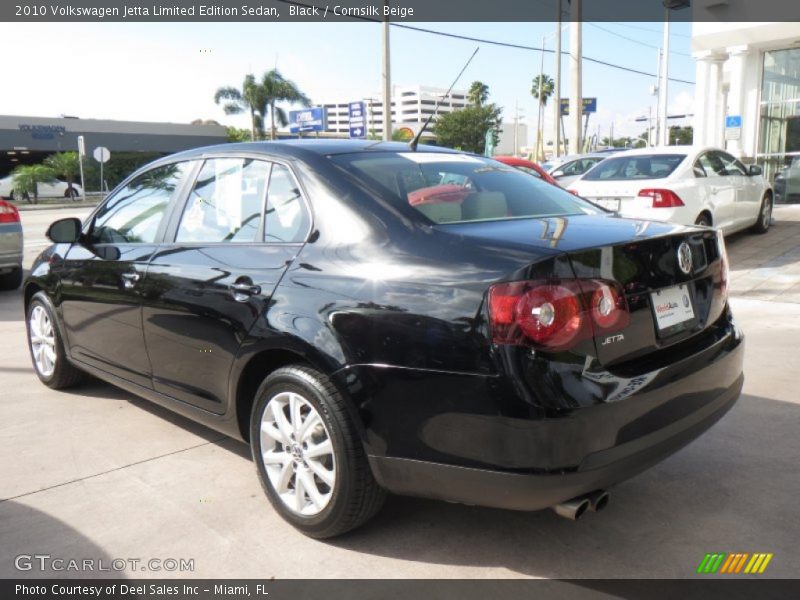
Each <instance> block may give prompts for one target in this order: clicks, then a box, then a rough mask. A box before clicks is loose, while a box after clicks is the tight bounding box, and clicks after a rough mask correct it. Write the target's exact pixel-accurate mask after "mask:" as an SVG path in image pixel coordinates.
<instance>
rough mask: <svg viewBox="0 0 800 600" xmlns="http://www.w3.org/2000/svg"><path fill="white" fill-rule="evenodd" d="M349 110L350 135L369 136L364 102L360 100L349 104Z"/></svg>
mask: <svg viewBox="0 0 800 600" xmlns="http://www.w3.org/2000/svg"><path fill="white" fill-rule="evenodd" d="M347 111H348V116H349V117H350V137H351V138H365V137H367V118H366V109H365V107H364V103H363V102H362V101H360V100H359V101H356V102H351V103H350V104H348V105H347Z"/></svg>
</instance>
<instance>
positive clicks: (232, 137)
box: [226, 127, 253, 142]
mask: <svg viewBox="0 0 800 600" xmlns="http://www.w3.org/2000/svg"><path fill="white" fill-rule="evenodd" d="M226 129H227V130H228V141H229V142H250V141H252V140H253V138H252V134H251V133H250V132H249V131H247V129H240V128H238V127H227V128H226Z"/></svg>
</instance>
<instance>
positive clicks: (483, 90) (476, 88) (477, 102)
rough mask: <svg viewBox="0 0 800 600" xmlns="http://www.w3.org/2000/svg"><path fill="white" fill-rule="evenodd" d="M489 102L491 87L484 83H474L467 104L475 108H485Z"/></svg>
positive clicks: (468, 94) (468, 93)
mask: <svg viewBox="0 0 800 600" xmlns="http://www.w3.org/2000/svg"><path fill="white" fill-rule="evenodd" d="M487 100H489V86H488V85H486V84H485V83H483V82H482V81H473V82H472V85H470V86H469V91H468V92H467V102H469V103H470V104H472V105H473V106H483V105H484V104H486V102H487Z"/></svg>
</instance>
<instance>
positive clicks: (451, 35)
mask: <svg viewBox="0 0 800 600" xmlns="http://www.w3.org/2000/svg"><path fill="white" fill-rule="evenodd" d="M390 25H391V26H392V27H399V28H400V29H410V30H412V31H419V32H422V33H429V34H431V35H439V36H443V37H449V38H454V39H458V40H466V41H470V42H478V43H480V44H490V45H492V46H501V47H503V48H515V49H517V50H531V51H533V52H542V51H543V50H542V49H541V48H536V47H534V46H523V45H521V44H511V43H509V42H498V41H495V40H486V39H482V38H476V37H471V36H468V35H460V34H457V33H446V32H444V31H435V30H433V29H425V28H424V27H415V26H413V25H402V24H400V23H390ZM544 52H545V53H547V54H555V50H550V49H549V48H545V49H544ZM561 55H562V56H569V52H568V51H566V50H562V51H561ZM583 60H585V61H587V62H591V63H595V64H598V65H603V66H606V67H610V68H612V69H618V70H620V71H627V72H628V73H636V74H637V75H646V76H647V77H653V78H655V76H656V75H655V73H648V72H647V71H640V70H638V69H632V68H631V67H624V66H622V65H617V64H614V63H610V62H607V61H604V60H600V59H597V58H592V57H590V56H586V55H585V54H584V55H583ZM669 80H670V81H675V82H677V83H686V84H688V85H694V81H688V80H686V79H678V78H676V77H670V78H669Z"/></svg>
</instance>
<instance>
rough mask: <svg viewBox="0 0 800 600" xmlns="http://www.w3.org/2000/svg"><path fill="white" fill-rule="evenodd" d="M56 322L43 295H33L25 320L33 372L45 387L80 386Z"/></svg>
mask: <svg viewBox="0 0 800 600" xmlns="http://www.w3.org/2000/svg"><path fill="white" fill-rule="evenodd" d="M56 319H57V317H56V316H55V313H54V311H53V308H52V305H51V304H50V302H49V300H48V299H47V296H45V295H44V292H37V293H36V294H34V296H33V298H31V301H30V303H29V304H28V311H27V313H26V319H25V325H26V328H27V332H28V350H29V351H30V354H31V361H32V362H33V370H34V371H36V375H37V377H39V380H40V381H41V382H42V383H43V384H45V385H46V386H47V387H50V388H53V389H54V390H61V389H64V388H68V387H72V386H74V385H77V384H78V383H80V382H81V381H82V380H83V378H84V372H83V371H81V370H80V369H78V368H77V367H75V366H74V365H73V364H72V363H71V362H69V359H68V358H67V353H66V351H65V350H64V342H63V340H62V339H61V333H60V331H59V328H58V323H57V321H56Z"/></svg>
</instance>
